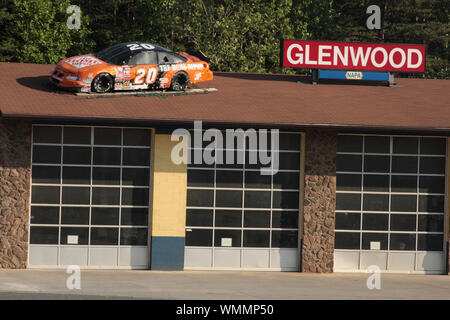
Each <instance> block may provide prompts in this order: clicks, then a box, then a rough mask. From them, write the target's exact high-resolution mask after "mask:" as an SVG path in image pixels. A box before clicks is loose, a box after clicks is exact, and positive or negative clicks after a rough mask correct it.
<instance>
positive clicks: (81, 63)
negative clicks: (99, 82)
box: [64, 56, 102, 69]
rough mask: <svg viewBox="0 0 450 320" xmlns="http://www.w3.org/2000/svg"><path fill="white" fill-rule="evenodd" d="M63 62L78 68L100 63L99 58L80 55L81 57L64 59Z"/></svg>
mask: <svg viewBox="0 0 450 320" xmlns="http://www.w3.org/2000/svg"><path fill="white" fill-rule="evenodd" d="M64 62H65V63H68V64H70V65H71V66H73V67H75V68H78V69H81V68H84V67H89V66H93V65H96V64H100V63H102V61H101V60H99V59H97V58H96V57H93V56H81V57H76V58H71V59H66V60H64Z"/></svg>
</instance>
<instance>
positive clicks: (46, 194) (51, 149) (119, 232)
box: [30, 125, 150, 247]
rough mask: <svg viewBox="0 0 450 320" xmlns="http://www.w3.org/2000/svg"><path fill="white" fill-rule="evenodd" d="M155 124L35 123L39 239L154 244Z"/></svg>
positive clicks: (34, 224) (34, 215)
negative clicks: (151, 220)
mask: <svg viewBox="0 0 450 320" xmlns="http://www.w3.org/2000/svg"><path fill="white" fill-rule="evenodd" d="M149 175H150V130H148V129H140V128H137V129H136V128H112V127H108V128H105V127H84V126H41V125H36V126H33V147H32V189H31V221H30V222H31V223H30V244H31V245H56V246H58V245H70V246H88V247H89V246H91V245H95V246H146V245H147V238H148V237H147V232H148V205H149V181H150V176H149Z"/></svg>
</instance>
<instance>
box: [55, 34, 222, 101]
mask: <svg viewBox="0 0 450 320" xmlns="http://www.w3.org/2000/svg"><path fill="white" fill-rule="evenodd" d="M212 79H213V73H212V71H211V70H209V59H208V58H206V57H205V56H204V55H203V54H201V53H195V52H189V53H186V52H178V53H174V52H172V51H170V50H168V49H165V48H163V47H159V46H156V45H153V44H150V43H140V42H130V43H121V44H117V45H115V46H112V47H109V48H106V49H103V50H101V51H100V52H97V53H94V54H87V55H83V56H77V57H71V58H67V59H63V60H61V61H60V62H59V63H58V64H57V65H56V67H55V69H54V70H53V71H52V73H51V74H50V81H51V82H52V83H54V84H56V85H57V86H58V87H62V88H68V89H75V90H77V91H80V92H91V91H93V92H97V93H106V92H111V91H113V90H138V89H171V90H174V91H181V90H185V89H186V88H187V86H188V84H189V83H197V82H202V81H207V80H212Z"/></svg>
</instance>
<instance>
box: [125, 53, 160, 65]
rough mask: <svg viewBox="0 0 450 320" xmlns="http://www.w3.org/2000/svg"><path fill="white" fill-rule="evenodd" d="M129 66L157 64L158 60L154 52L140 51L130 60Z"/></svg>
mask: <svg viewBox="0 0 450 320" xmlns="http://www.w3.org/2000/svg"><path fill="white" fill-rule="evenodd" d="M128 64H130V65H141V64H158V58H157V55H156V52H154V51H141V52H139V53H137V54H135V55H133V56H132V57H131V58H130V61H129V63H128Z"/></svg>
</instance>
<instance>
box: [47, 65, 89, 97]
mask: <svg viewBox="0 0 450 320" xmlns="http://www.w3.org/2000/svg"><path fill="white" fill-rule="evenodd" d="M49 79H50V82H52V83H53V84H55V85H56V86H58V87H59V88H63V89H68V90H74V91H77V92H88V91H90V89H91V84H90V83H86V82H85V81H80V80H79V78H78V76H76V75H73V74H70V73H66V72H64V70H58V69H55V70H53V71H52V73H51V74H50V77H49Z"/></svg>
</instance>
